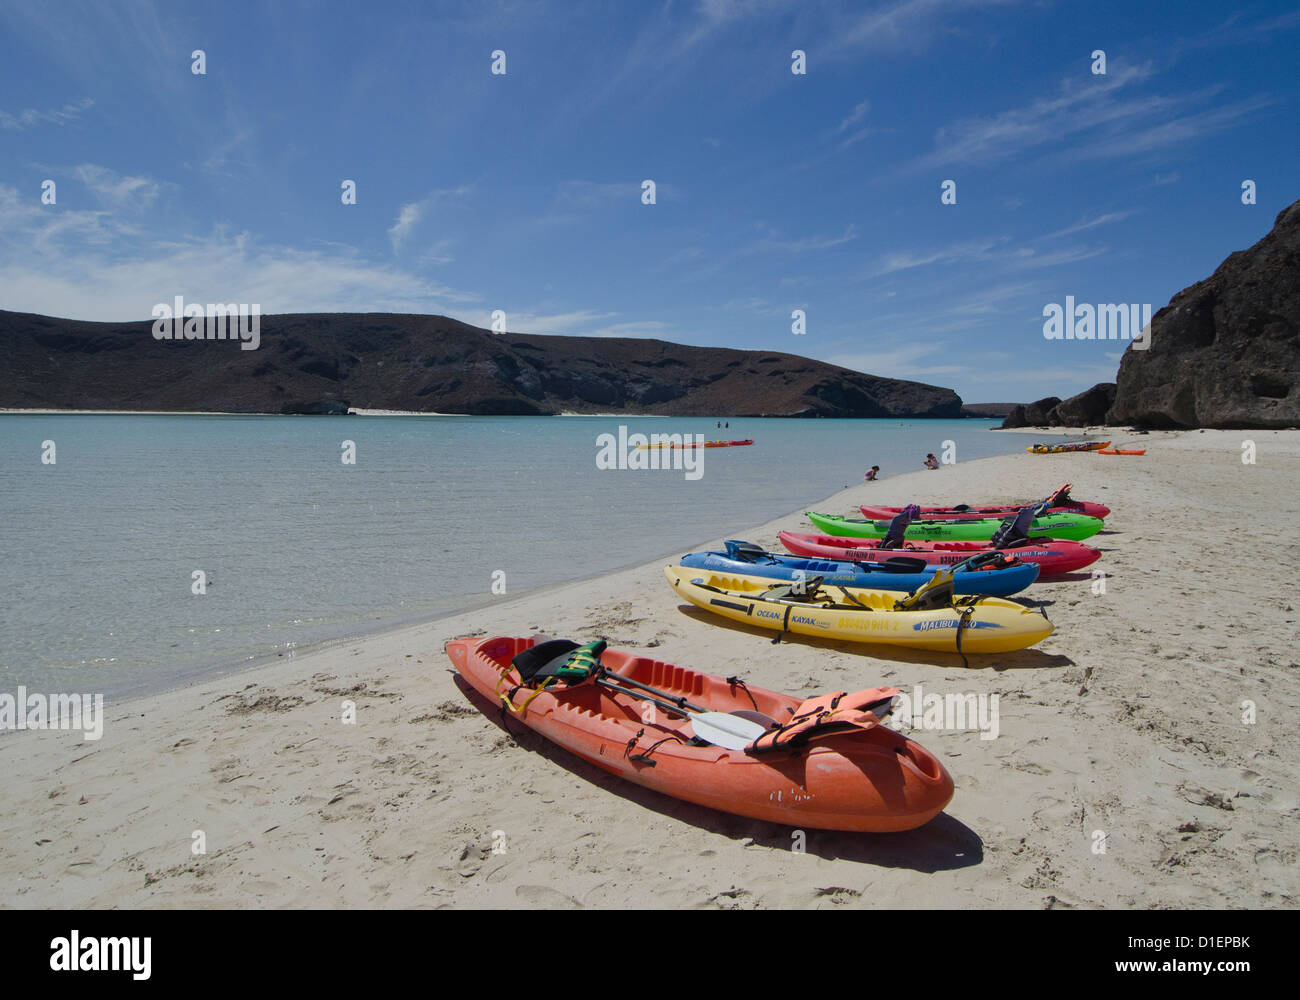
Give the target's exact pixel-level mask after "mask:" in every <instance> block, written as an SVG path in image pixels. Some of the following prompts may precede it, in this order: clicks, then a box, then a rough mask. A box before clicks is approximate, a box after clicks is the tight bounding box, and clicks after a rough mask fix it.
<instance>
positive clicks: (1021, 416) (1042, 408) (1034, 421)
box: [1002, 396, 1061, 427]
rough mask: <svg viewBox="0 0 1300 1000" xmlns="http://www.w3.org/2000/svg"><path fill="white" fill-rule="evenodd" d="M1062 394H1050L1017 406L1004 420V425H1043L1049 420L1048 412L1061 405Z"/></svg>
mask: <svg viewBox="0 0 1300 1000" xmlns="http://www.w3.org/2000/svg"><path fill="white" fill-rule="evenodd" d="M1060 402H1061V397H1060V396H1048V397H1046V398H1045V399H1040V400H1038V401H1037V402H1034V403H1025V404H1023V405H1021V406H1017V407H1015V408H1013V409H1012V411H1011V412H1010V413H1008V414H1007V419H1006V420H1004V421H1002V426H1003V427H1042V426H1044V425H1045V424H1047V423H1048V422H1049V420H1048V414H1049V413H1051V412H1052V411H1053V410H1055V409H1056V407H1057V406H1058V405H1060Z"/></svg>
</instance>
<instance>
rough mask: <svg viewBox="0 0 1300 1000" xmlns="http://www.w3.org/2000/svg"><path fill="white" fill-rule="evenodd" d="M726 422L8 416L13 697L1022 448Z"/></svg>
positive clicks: (387, 615) (337, 626)
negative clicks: (738, 444) (637, 465)
mask: <svg viewBox="0 0 1300 1000" xmlns="http://www.w3.org/2000/svg"><path fill="white" fill-rule="evenodd" d="M730 423H731V426H730V428H728V429H719V428H717V427H716V426H715V424H716V421H715V420H713V419H700V418H618V417H573V418H556V417H352V418H307V417H276V416H199V415H195V416H170V415H168V416H153V415H120V416H119V415H111V416H104V415H72V414H56V415H35V414H21V415H19V414H10V415H5V416H2V417H0V515H3V517H2V520H0V590H2V592H3V593H4V594H5V612H4V616H3V620H0V690H9V691H13V690H14V688H15V687H16V686H17V685H19V684H25V685H27V687H28V688H29V689H32V690H41V691H74V690H75V691H87V692H103V693H105V694H108V695H122V694H127V693H137V692H140V691H143V690H150V689H154V688H158V687H163V686H169V685H172V684H174V683H176V682H177V681H179V680H182V679H185V678H188V677H192V676H198V675H203V674H204V673H206V672H208V671H213V670H217V669H221V668H229V667H230V666H232V665H236V664H239V663H242V662H247V661H250V660H253V659H256V658H258V657H265V656H274V655H275V654H276V653H277V652H280V653H283V652H285V651H286V650H291V649H300V648H302V647H303V646H305V645H307V644H310V643H314V642H319V641H322V640H326V639H332V638H338V637H340V636H344V635H351V634H356V633H359V632H364V631H368V630H371V629H373V628H376V627H382V626H384V625H388V624H393V623H395V622H397V621H400V620H412V619H420V618H429V617H433V616H435V615H438V614H441V613H447V612H452V611H455V610H458V609H462V608H465V607H468V606H470V605H472V604H475V603H479V602H481V601H483V600H485V599H487V598H488V597H489V596H490V595H491V593H492V586H493V582H494V580H496V581H497V582H498V585H500V584H501V583H502V582H503V583H504V586H505V588H506V590H507V593H509V594H516V593H518V592H520V591H523V590H527V589H531V588H535V587H541V586H545V585H547V584H552V583H557V582H561V581H565V580H573V579H579V578H582V577H587V576H591V575H593V574H596V573H600V572H606V571H609V570H612V569H616V568H619V567H622V566H627V565H631V564H635V563H638V562H642V561H645V560H649V559H653V558H655V557H656V556H659V555H661V554H663V553H665V552H667V551H670V550H672V549H674V548H682V549H683V550H685V548H687V547H689V546H691V545H692V544H694V543H698V542H699V541H700V540H702V539H707V538H712V537H716V536H719V535H734V534H735V533H737V532H741V531H743V529H744V528H746V527H747V526H752V525H754V524H758V523H761V522H763V521H766V520H769V519H770V518H773V517H776V516H779V515H781V514H785V513H788V512H789V511H791V510H794V509H796V508H797V507H799V506H800V505H802V504H807V503H811V502H813V501H816V500H819V499H822V498H824V497H826V496H828V495H829V494H831V493H833V492H834V491H836V490H839V489H841V488H843V487H844V486H847V485H851V484H855V483H858V482H860V481H861V480H862V475H863V472H864V471H865V469H866V468H868V467H869V466H871V465H873V464H878V465H880V466H882V474H883V475H884V476H888V475H889V474H890V473H891V472H903V471H912V470H914V469H916V468H918V467H919V466H920V464H921V462H922V460H923V458H924V456H925V454H926V453H927V452H935V453H942V449H943V442H944V441H945V440H950V441H952V442H954V443H955V446H956V457H957V459H958V460H968V459H975V458H982V457H985V456H988V455H993V454H1005V453H1009V452H1013V451H1018V450H1020V449H1021V448H1023V447H1024V446H1025V444H1026V443H1027V442H1026V441H1025V440H1024V439H1023V436H1022V435H1005V436H1004V435H997V434H990V433H988V428H989V427H992V426H995V425H996V421H986V420H944V421H906V422H904V423H902V424H900V422H899V421H897V420H779V419H777V420H732V421H730ZM620 424H622V425H624V426H625V427H626V428H627V431H628V433H629V434H630V433H636V432H640V433H644V434H650V433H683V434H693V433H699V434H703V435H704V436H705V437H706V439H710V440H711V439H714V438H718V437H722V438H725V439H737V438H745V437H753V438H755V439H756V444H755V445H753V446H752V447H745V448H726V449H708V450H706V451H704V452H703V459H702V461H703V464H702V467H701V472H702V474H701V475H700V477H699V478H698V479H690V478H687V475H686V473H685V471H684V470H676V471H674V470H636V469H615V470H601V469H597V467H596V455H597V451H598V445H597V437H598V435H601V434H604V433H609V434H612V435H615V436H617V435H618V432H619V426H620ZM345 440H351V441H353V442H355V445H356V462H355V464H351V465H349V464H344V463H343V462H342V461H341V456H342V450H341V444H342V442H344V441H345ZM45 441H53V442H54V443H55V448H56V452H55V457H56V460H57V461H56V463H55V464H53V465H50V464H43V463H42V462H41V454H42V443H43V442H45ZM919 499H924V498H919ZM972 499H979V498H972ZM195 571H202V572H203V573H204V574H205V575H206V593H205V594H201V595H200V594H195V593H193V592H192V588H193V578H192V574H193V573H194V572H195ZM494 573H499V574H501V575H498V576H494Z"/></svg>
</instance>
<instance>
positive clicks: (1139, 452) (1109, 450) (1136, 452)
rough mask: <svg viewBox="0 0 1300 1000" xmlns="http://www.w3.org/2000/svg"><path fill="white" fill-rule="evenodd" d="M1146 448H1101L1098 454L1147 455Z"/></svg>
mask: <svg viewBox="0 0 1300 1000" xmlns="http://www.w3.org/2000/svg"><path fill="white" fill-rule="evenodd" d="M1146 453H1147V450H1146V449H1145V448H1130V449H1128V450H1127V451H1126V450H1124V449H1123V448H1101V449H1099V450H1098V451H1097V454H1098V455H1145V454H1146Z"/></svg>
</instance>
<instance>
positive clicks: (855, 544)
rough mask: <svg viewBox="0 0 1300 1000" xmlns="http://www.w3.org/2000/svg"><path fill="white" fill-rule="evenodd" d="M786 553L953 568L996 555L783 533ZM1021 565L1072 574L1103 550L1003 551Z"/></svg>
mask: <svg viewBox="0 0 1300 1000" xmlns="http://www.w3.org/2000/svg"><path fill="white" fill-rule="evenodd" d="M777 537H778V538H779V539H780V540H781V544H782V545H784V546H785V547H786V549H787V550H789V551H790V552H793V553H794V554H795V555H799V556H811V557H814V558H818V559H841V560H849V561H854V560H859V559H861V560H865V561H867V562H878V561H880V560H882V559H888V558H889V557H891V556H907V557H909V558H912V559H924V560H925V561H926V562H928V563H934V564H936V565H941V566H951V565H952V564H953V563H959V562H961V561H962V560H963V559H969V558H970V557H971V556H977V555H980V554H981V553H983V552H993V551H995V550H994V549H990V548H988V546H987V543H984V542H908V543H906V545H905V546H904V547H903V548H901V549H882V548H880V541H879V540H878V539H870V538H843V537H837V536H835V535H807V534H801V533H799V532H794V531H782V532H781V533H780V534H779V535H778V536H777ZM1003 551H1005V552H1006V553H1007V555H1013V556H1015V557H1016V558H1017V559H1019V560H1021V561H1022V562H1032V563H1034V564H1036V565H1037V566H1038V567H1039V574H1038V578H1039V579H1040V580H1041V579H1043V578H1044V577H1048V576H1059V575H1060V574H1062V573H1073V572H1075V571H1076V570H1080V569H1083V568H1084V567H1085V566H1091V565H1092V564H1093V563H1095V562H1096V561H1097V560H1098V559H1100V558H1101V550H1100V549H1095V548H1093V547H1092V546H1091V545H1084V544H1083V543H1082V542H1071V541H1066V540H1064V539H1058V538H1048V539H1038V540H1036V541H1034V542H1031V543H1029V544H1026V545H1018V546H1016V547H1014V548H1010V549H1005V550H1003Z"/></svg>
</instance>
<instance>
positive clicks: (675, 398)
mask: <svg viewBox="0 0 1300 1000" xmlns="http://www.w3.org/2000/svg"><path fill="white" fill-rule="evenodd" d="M0 360H2V362H3V366H2V367H3V371H4V372H5V373H6V374H5V377H4V378H3V379H0V407H6V408H15V409H44V408H50V409H96V410H179V411H198V412H230V413H343V412H346V411H347V409H348V408H349V407H356V408H359V409H388V410H412V411H420V412H439V413H469V414H479V415H492V414H503V415H544V414H557V413H563V412H571V413H603V412H616V413H628V414H660V415H664V416H736V417H742V416H783V417H960V416H961V415H962V409H961V407H962V401H961V398H960V397H959V396H958V395H957V394H956V393H955V392H953V391H952V390H951V389H945V388H940V387H938V386H932V385H926V384H924V383H920V382H909V381H904V380H899V379H890V378H883V377H880V376H876V375H867V374H863V373H861V372H856V371H852V370H850V369H847V368H840V367H838V366H836V365H831V364H826V363H825V362H821V361H814V360H812V359H809V358H804V357H800V356H798V355H794V354H785V353H781V352H776V351H742V350H735V349H731V348H722V347H690V346H686V345H683V344H672V343H668V342H666V341H662V340H641V339H634V338H612V337H569V336H541V335H533V334H515V333H506V334H494V333H492V332H490V331H488V330H484V329H481V328H479V327H474V326H470V325H468V324H466V323H461V322H459V321H457V320H454V319H449V318H447V317H445V316H421V315H410V314H400V313H321V314H316V313H311V314H284V315H273V316H263V317H261V332H260V346H259V348H258V349H257V350H247V351H245V350H241V349H240V343H239V342H238V341H229V340H226V341H219V340H190V341H186V340H156V339H154V337H153V333H152V323H151V322H150V321H144V322H137V323H92V322H84V321H80V320H66V319H55V318H52V317H48V316H38V315H34V314H30V313H14V312H5V311H0Z"/></svg>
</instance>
